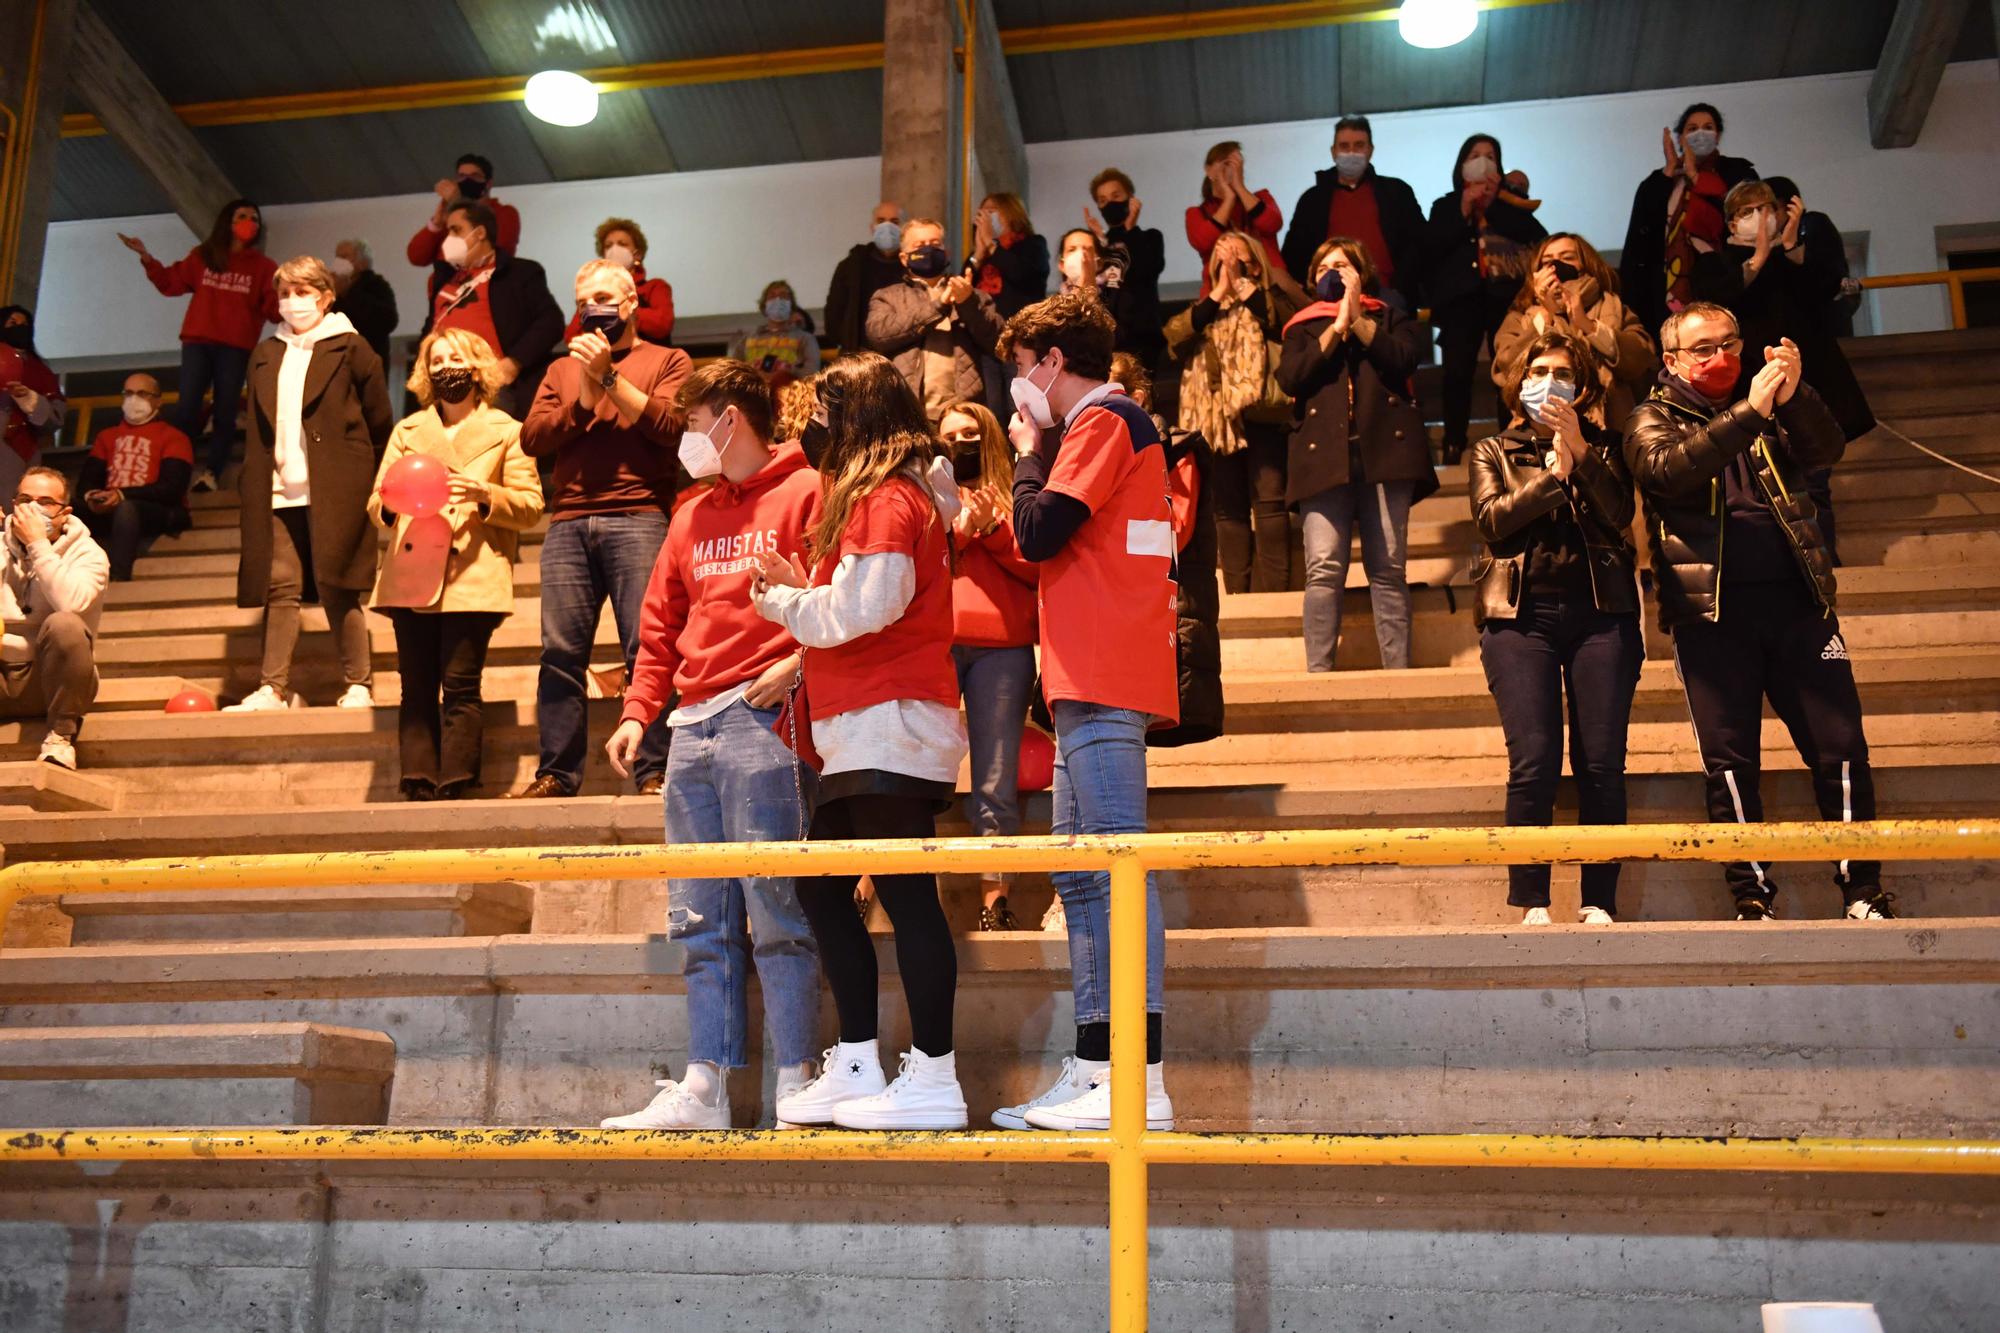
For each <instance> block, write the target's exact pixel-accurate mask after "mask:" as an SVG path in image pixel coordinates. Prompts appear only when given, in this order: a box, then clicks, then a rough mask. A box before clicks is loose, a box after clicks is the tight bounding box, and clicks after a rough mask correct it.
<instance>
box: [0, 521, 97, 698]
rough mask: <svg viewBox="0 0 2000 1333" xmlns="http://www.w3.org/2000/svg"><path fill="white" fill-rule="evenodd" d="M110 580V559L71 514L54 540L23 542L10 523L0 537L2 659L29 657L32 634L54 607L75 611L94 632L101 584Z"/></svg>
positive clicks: (25, 659)
mask: <svg viewBox="0 0 2000 1333" xmlns="http://www.w3.org/2000/svg"><path fill="white" fill-rule="evenodd" d="M110 582H111V558H110V557H109V556H107V555H105V554H104V548H103V547H101V546H99V545H98V544H97V543H96V542H95V541H94V540H92V538H91V535H90V529H88V528H86V527H84V526H83V520H82V519H80V518H78V517H77V516H76V515H75V514H70V515H68V516H67V517H65V518H64V519H63V526H62V528H61V529H60V530H59V531H58V532H57V533H56V535H55V537H54V539H53V540H51V539H48V538H43V539H41V540H38V541H35V542H33V543H31V544H29V545H28V546H25V547H24V546H22V545H21V542H20V540H19V539H18V538H17V537H15V536H14V527H13V524H12V523H9V524H8V525H7V534H6V537H5V538H4V539H0V623H4V624H5V626H6V632H5V635H4V638H0V660H5V661H8V662H30V661H33V660H34V656H35V635H36V632H37V631H38V630H40V629H41V625H42V622H43V621H44V620H47V619H48V618H49V616H50V615H51V614H53V613H54V612H57V611H74V612H75V613H76V614H77V615H80V616H82V617H83V622H84V624H85V625H87V626H89V627H90V634H91V637H92V638H96V637H97V622H98V619H99V617H101V616H102V615H103V614H104V589H105V587H106V585H108V584H109V583H110Z"/></svg>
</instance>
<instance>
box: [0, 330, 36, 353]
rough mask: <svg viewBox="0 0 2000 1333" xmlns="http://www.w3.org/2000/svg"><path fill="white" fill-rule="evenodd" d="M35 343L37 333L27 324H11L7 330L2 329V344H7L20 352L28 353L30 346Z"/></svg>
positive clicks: (0, 336) (0, 337) (0, 338)
mask: <svg viewBox="0 0 2000 1333" xmlns="http://www.w3.org/2000/svg"><path fill="white" fill-rule="evenodd" d="M34 341H35V331H34V330H33V329H32V328H29V327H28V326H27V325H26V324H9V325H8V326H7V327H6V328H4V329H0V343H6V344H7V345H8V346H9V347H12V348H15V349H17V350H19V351H23V352H25V351H27V350H28V346H29V344H31V343H33V342H34Z"/></svg>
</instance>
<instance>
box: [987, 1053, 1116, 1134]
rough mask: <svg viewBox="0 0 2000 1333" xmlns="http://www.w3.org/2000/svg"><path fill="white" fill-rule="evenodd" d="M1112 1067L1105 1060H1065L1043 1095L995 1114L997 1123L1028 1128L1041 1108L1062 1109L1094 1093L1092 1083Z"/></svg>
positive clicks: (1069, 1056)
mask: <svg viewBox="0 0 2000 1333" xmlns="http://www.w3.org/2000/svg"><path fill="white" fill-rule="evenodd" d="M1110 1068H1111V1066H1110V1065H1109V1064H1107V1063H1105V1062H1104V1061H1102V1060H1079V1059H1077V1058H1076V1057H1075V1056H1073V1055H1067V1056H1064V1057H1063V1062H1062V1073H1060V1074H1058V1075H1057V1076H1056V1081H1055V1083H1054V1084H1053V1085H1052V1086H1051V1087H1050V1088H1049V1089H1048V1090H1047V1091H1046V1092H1044V1093H1042V1095H1041V1096H1039V1097H1035V1098H1031V1099H1030V1100H1028V1101H1025V1102H1022V1103H1021V1104H1020V1105H1019V1106H1003V1107H1001V1108H1000V1109H999V1110H997V1111H995V1112H994V1113H993V1123H994V1124H996V1125H998V1126H999V1127H1000V1128H1002V1129H1028V1128H1030V1126H1029V1124H1028V1120H1027V1115H1028V1112H1030V1111H1032V1110H1034V1109H1035V1108H1036V1107H1038V1106H1061V1105H1062V1104H1063V1103H1065V1102H1072V1101H1075V1100H1076V1099H1077V1098H1078V1097H1081V1096H1082V1095H1083V1094H1084V1093H1086V1092H1088V1091H1090V1085H1091V1082H1092V1080H1094V1079H1096V1078H1098V1077H1100V1076H1101V1075H1103V1074H1104V1073H1105V1072H1106V1071H1107V1070H1109V1069H1110Z"/></svg>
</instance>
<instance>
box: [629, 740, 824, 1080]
mask: <svg viewBox="0 0 2000 1333" xmlns="http://www.w3.org/2000/svg"><path fill="white" fill-rule="evenodd" d="M777 716H778V713H777V710H776V709H761V708H752V707H751V706H750V705H749V704H746V703H743V702H741V701H738V702H736V703H733V704H731V705H730V706H729V707H727V708H725V709H723V710H722V711H721V712H720V713H717V714H716V715H715V716H714V717H711V718H708V719H707V720H705V721H702V722H692V723H689V724H688V725H687V726H684V727H680V728H678V729H677V730H678V731H679V733H680V734H679V735H678V736H676V737H675V738H674V746H673V753H672V754H671V755H670V756H669V757H668V760H667V788H666V804H667V841H668V842H669V843H676V844H684V843H706V842H796V841H798V840H799V838H800V837H801V836H803V835H802V832H801V830H808V831H809V830H810V828H811V826H812V797H813V786H814V784H815V783H816V782H817V781H818V778H817V775H816V774H814V773H813V771H812V770H811V769H808V768H803V767H801V766H800V764H799V762H798V760H797V759H795V758H794V757H793V755H792V752H791V751H790V750H788V749H786V748H785V745H784V742H782V741H780V740H779V739H778V738H777V736H776V735H775V734H774V733H773V732H772V731H771V724H772V722H774V721H775V720H776V719H777ZM801 796H803V808H802V807H801ZM667 902H668V908H667V933H668V934H669V935H670V936H672V937H673V938H674V939H677V940H679V941H680V942H681V946H682V948H683V949H685V950H686V960H685V963H684V965H683V968H682V975H683V976H685V977H686V978H687V1013H688V1059H690V1060H706V1061H708V1062H709V1063H710V1064H715V1065H720V1066H722V1067H723V1068H724V1069H736V1068H740V1067H741V1066H743V1065H744V1064H745V1063H746V1062H747V1058H746V1056H745V1054H744V1045H745V1042H746V1040H747V1036H748V1033H749V1028H750V997H749V989H748V987H749V981H750V965H751V963H752V962H753V961H754V962H755V964H756V968H757V988H758V990H759V992H760V993H761V994H762V995H763V997H764V1019H765V1022H766V1023H767V1025H768V1026H769V1028H770V1033H771V1045H772V1047H773V1048H774V1050H775V1052H776V1055H777V1062H778V1064H779V1065H781V1066H782V1065H795V1064H798V1063H799V1062H800V1061H802V1060H810V1059H811V1058H812V1057H813V1054H814V1053H815V1052H816V1051H817V1050H818V1049H819V950H818V948H817V947H816V946H815V945H814V944H813V936H812V931H811V930H810V929H808V927H807V925H806V917H805V913H804V912H803V911H801V910H800V909H799V895H798V890H797V882H796V881H795V880H792V879H769V878H765V879H759V878H754V877H743V878H733V879H676V880H670V881H668V884H667ZM746 927H747V928H746Z"/></svg>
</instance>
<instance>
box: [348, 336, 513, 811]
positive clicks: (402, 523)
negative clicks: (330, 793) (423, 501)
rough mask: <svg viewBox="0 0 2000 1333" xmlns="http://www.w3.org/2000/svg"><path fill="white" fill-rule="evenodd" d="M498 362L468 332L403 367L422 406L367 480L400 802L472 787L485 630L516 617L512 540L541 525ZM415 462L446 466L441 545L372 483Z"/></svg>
mask: <svg viewBox="0 0 2000 1333" xmlns="http://www.w3.org/2000/svg"><path fill="white" fill-rule="evenodd" d="M500 388H501V373H500V364H499V361H498V359H497V358H495V357H494V355H493V349H492V348H491V347H489V346H487V344H486V341H485V340H484V339H483V338H480V337H479V336H478V335H477V334H474V333H470V332H468V331H466V330H464V329H444V330H442V331H439V332H436V333H433V334H431V335H430V336H429V337H427V338H425V339H424V341H423V345H422V346H421V347H419V348H418V349H417V355H416V357H415V358H414V359H413V360H412V362H411V368H410V392H411V393H412V394H414V395H415V396H416V400H417V401H418V402H419V403H421V404H422V405H423V406H422V408H421V410H419V411H418V412H416V413H414V414H413V415H411V416H408V417H405V418H404V419H403V420H402V421H401V422H399V423H397V426H396V430H395V433H394V434H392V435H391V436H390V437H389V448H388V452H387V453H385V454H384V455H383V457H382V466H381V468H380V470H379V471H378V472H377V473H376V477H375V488H374V491H373V493H372V494H371V495H370V496H369V498H368V513H369V515H370V516H371V517H372V518H374V520H375V521H376V522H377V523H379V524H381V525H382V526H383V527H385V528H390V529H393V530H394V534H395V535H394V538H393V539H392V540H391V542H390V543H389V554H388V556H387V558H386V559H385V560H384V562H383V565H382V575H381V577H380V578H379V579H378V580H377V581H376V584H375V597H374V605H375V609H376V610H377V611H380V612H381V613H382V614H383V615H386V616H387V617H388V618H389V621H390V623H391V624H392V625H394V626H395V629H396V660H397V666H398V668H399V669H400V670H401V672H402V677H403V700H402V704H401V705H400V706H399V708H398V710H397V725H398V732H399V735H400V738H401V748H402V791H403V796H404V798H405V799H406V800H412V801H431V800H443V801H450V800H456V799H457V798H459V797H460V796H462V795H464V794H465V792H466V790H467V789H468V788H470V787H474V786H477V785H478V783H479V749H480V733H481V724H482V721H483V712H484V705H483V704H482V702H481V700H480V697H479V678H480V675H481V673H482V672H483V671H484V670H485V667H486V646H487V644H488V643H489V642H490V641H491V640H492V638H493V631H494V630H496V629H498V628H499V627H500V624H501V622H502V621H504V620H506V618H507V616H508V615H509V614H510V613H511V612H512V611H513V609H514V560H515V557H516V554H517V552H518V547H519V542H520V536H519V534H520V533H521V532H523V531H524V530H526V529H528V528H531V527H533V526H534V525H535V524H536V523H537V522H538V521H540V519H541V517H542V483H541V478H540V477H539V476H538V475H537V473H536V471H535V463H534V460H533V459H531V458H529V457H528V456H527V455H526V454H525V453H523V452H521V423H520V422H518V421H515V420H514V419H513V418H512V417H510V416H508V415H507V414H506V413H504V412H502V411H500V410H499V409H498V408H496V407H494V406H493V396H494V395H495V394H496V393H498V392H499V391H500ZM413 454H421V455H424V456H426V457H429V458H435V459H437V460H438V461H439V462H441V463H443V464H444V465H445V467H446V468H448V469H449V470H450V474H451V491H450V494H449V498H448V500H447V502H446V504H445V506H444V508H443V509H442V510H440V511H439V512H438V514H437V517H438V518H440V519H442V520H443V521H444V524H445V525H446V526H447V527H448V528H449V533H450V535H449V540H448V542H446V543H443V544H437V543H433V542H428V541H426V540H424V532H423V529H421V528H419V529H416V530H413V527H412V525H413V523H415V522H418V521H419V520H413V519H412V518H411V516H410V515H407V514H397V513H394V512H392V511H391V510H390V509H388V508H387V507H386V505H385V504H384V503H383V499H382V479H383V478H384V477H386V476H388V475H389V469H390V468H392V467H394V466H395V465H396V463H397V462H398V461H399V460H401V459H403V458H406V457H409V456H410V455H413Z"/></svg>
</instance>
